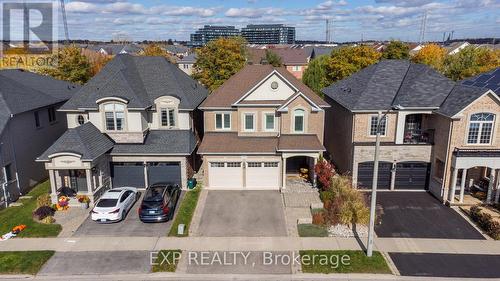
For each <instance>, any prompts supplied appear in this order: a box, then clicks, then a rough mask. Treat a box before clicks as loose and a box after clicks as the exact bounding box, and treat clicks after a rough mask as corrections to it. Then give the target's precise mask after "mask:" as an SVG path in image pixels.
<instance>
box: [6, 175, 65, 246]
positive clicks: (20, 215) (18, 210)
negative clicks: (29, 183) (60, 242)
mask: <svg viewBox="0 0 500 281" xmlns="http://www.w3.org/2000/svg"><path fill="white" fill-rule="evenodd" d="M49 190H50V184H49V181H46V182H43V183H41V184H39V185H37V186H35V187H34V188H33V189H32V190H31V191H30V192H29V193H28V194H27V195H29V196H31V197H32V198H29V199H20V200H19V202H21V203H23V205H22V206H18V207H9V208H7V209H4V210H1V211H0V235H3V234H5V233H8V232H10V231H11V230H12V228H13V227H14V226H16V225H20V224H24V225H26V229H25V230H23V231H21V233H19V234H18V235H17V237H55V236H57V235H58V234H59V232H61V225H59V224H41V223H37V222H35V221H34V220H33V218H32V213H33V211H34V210H35V208H36V198H37V197H38V196H40V195H42V194H44V193H48V192H49Z"/></svg>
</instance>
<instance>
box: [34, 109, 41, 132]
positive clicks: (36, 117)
mask: <svg viewBox="0 0 500 281" xmlns="http://www.w3.org/2000/svg"><path fill="white" fill-rule="evenodd" d="M34 114H35V127H37V128H40V127H41V126H42V125H41V124H40V112H39V111H35V113H34Z"/></svg>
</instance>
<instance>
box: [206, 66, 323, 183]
mask: <svg viewBox="0 0 500 281" xmlns="http://www.w3.org/2000/svg"><path fill="white" fill-rule="evenodd" d="M327 107H329V105H328V104H327V103H326V102H324V101H323V100H322V99H321V98H319V96H318V95H316V94H315V93H314V92H313V91H312V90H311V89H309V88H308V87H307V86H305V85H304V84H302V82H300V81H299V80H297V79H296V78H295V77H294V76H293V75H292V74H291V73H289V72H288V71H287V70H286V69H285V68H274V67H272V66H271V65H247V66H246V67H244V68H243V69H242V70H240V71H239V72H238V73H236V74H235V75H234V76H232V77H231V78H230V79H229V80H227V81H226V82H225V83H224V84H223V85H222V86H221V87H219V88H218V89H217V90H216V91H214V92H213V93H212V94H211V95H210V96H209V97H208V98H207V99H206V100H205V101H204V102H203V103H202V104H201V106H200V109H201V110H202V111H203V114H204V129H205V134H204V137H203V141H202V144H201V145H200V148H199V150H198V153H199V154H200V155H202V157H203V168H204V177H205V179H204V184H205V187H207V188H209V189H271V190H279V189H282V188H286V185H287V184H286V181H287V177H288V176H297V175H299V174H301V173H302V176H303V177H307V178H308V179H310V180H311V181H312V182H314V178H315V177H314V173H313V171H314V169H313V166H314V163H315V162H316V161H317V159H318V157H319V155H321V154H322V152H323V151H324V150H325V148H324V147H323V126H324V114H325V109H326V108H327ZM304 174H305V175H307V176H305V175H304Z"/></svg>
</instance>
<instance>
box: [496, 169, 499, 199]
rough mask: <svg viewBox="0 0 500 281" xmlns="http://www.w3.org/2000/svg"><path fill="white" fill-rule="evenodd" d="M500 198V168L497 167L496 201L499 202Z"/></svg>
mask: <svg viewBox="0 0 500 281" xmlns="http://www.w3.org/2000/svg"><path fill="white" fill-rule="evenodd" d="M499 199H500V169H497V192H496V193H495V203H496V204H498V201H499Z"/></svg>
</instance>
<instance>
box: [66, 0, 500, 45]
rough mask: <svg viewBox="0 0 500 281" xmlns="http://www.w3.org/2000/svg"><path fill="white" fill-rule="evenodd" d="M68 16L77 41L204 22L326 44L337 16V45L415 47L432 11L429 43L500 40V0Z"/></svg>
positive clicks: (269, 4)
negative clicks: (286, 30)
mask: <svg viewBox="0 0 500 281" xmlns="http://www.w3.org/2000/svg"><path fill="white" fill-rule="evenodd" d="M66 10H67V14H68V23H69V32H70V37H71V38H72V39H97V40H110V39H112V38H116V37H122V38H123V37H125V38H128V39H132V40H144V39H149V40H166V39H169V38H172V39H178V40H188V39H189V34H190V33H192V32H193V31H194V30H196V29H197V28H199V27H201V26H203V25H205V24H213V25H235V26H237V27H242V26H245V25H247V24H250V23H285V24H289V25H292V26H295V27H296V30H297V39H313V40H324V38H325V19H327V18H330V19H333V21H334V35H333V37H334V40H335V41H340V42H344V41H351V40H360V38H361V36H363V38H364V39H375V40H382V39H400V40H406V41H416V40H418V38H419V30H420V23H421V18H422V15H423V13H424V12H425V11H427V13H428V22H427V32H426V40H441V39H442V37H443V32H445V31H448V32H449V31H451V30H454V31H455V38H463V37H493V36H496V37H499V36H500V0H442V1H438V0H333V1H325V0H322V1H321V0H320V1H314V0H305V1H304V0H302V1H295V0H287V1H285V0H276V1H269V0H237V1H230V0H208V1H192V0H184V1H170V0H169V1H160V0H152V1H151V0H150V1H145V0H80V1H73V0H71V1H68V0H66ZM60 36H62V32H60Z"/></svg>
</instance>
